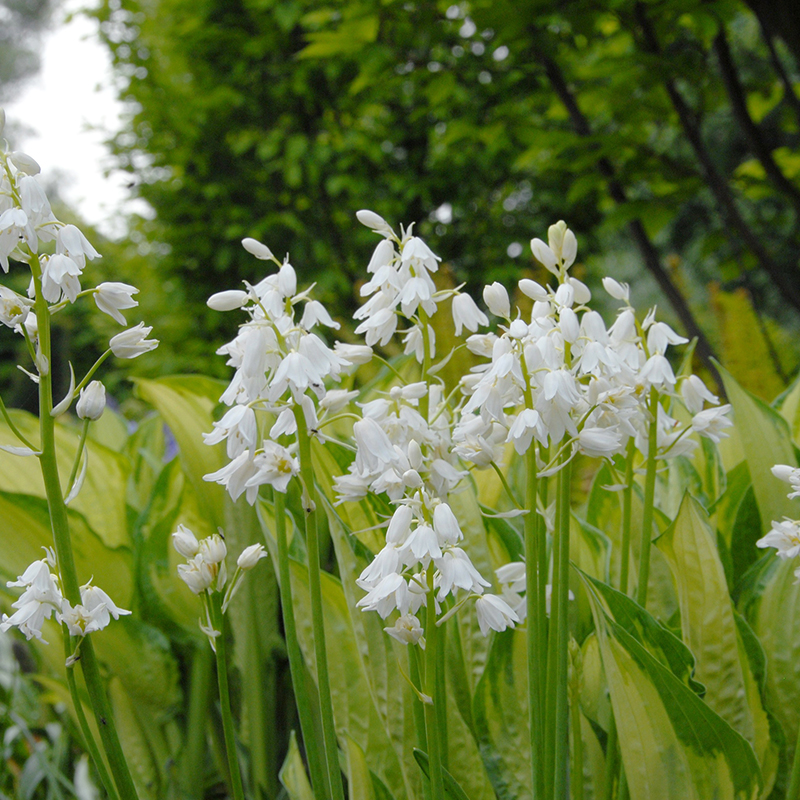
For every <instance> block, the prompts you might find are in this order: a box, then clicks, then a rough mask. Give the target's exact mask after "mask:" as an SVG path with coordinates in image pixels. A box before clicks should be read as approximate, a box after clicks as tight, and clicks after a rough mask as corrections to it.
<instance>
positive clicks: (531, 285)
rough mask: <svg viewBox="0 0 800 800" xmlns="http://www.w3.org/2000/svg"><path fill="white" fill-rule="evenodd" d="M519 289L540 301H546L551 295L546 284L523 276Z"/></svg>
mask: <svg viewBox="0 0 800 800" xmlns="http://www.w3.org/2000/svg"><path fill="white" fill-rule="evenodd" d="M519 290H520V291H521V292H522V294H524V295H525V296H526V297H530V298H531V300H537V301H538V302H540V303H544V302H546V301H547V298H548V297H549V295H548V293H547V289H545V288H544V286H540V285H539V284H538V283H536V281H532V280H530V278H523V279H522V280H521V281H520V282H519Z"/></svg>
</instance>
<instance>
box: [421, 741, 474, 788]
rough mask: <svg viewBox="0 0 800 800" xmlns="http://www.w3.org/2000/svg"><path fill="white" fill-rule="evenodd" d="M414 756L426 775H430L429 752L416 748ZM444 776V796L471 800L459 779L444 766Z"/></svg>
mask: <svg viewBox="0 0 800 800" xmlns="http://www.w3.org/2000/svg"><path fill="white" fill-rule="evenodd" d="M414 758H415V759H416V761H417V764H419V766H420V769H421V770H422V771H423V772H424V773H425V775H426V777H429V776H430V765H429V760H428V754H427V753H423V752H422V750H419V749H417V748H414ZM442 773H443V774H442V777H443V778H444V781H443V782H444V796H445V797H446V798H447V800H469V797H468V796H467V793H466V792H465V791H464V790H463V789H462V788H461V787H460V786H459V785H458V781H456V779H455V778H454V777H453V776H452V775H451V774H450V773H449V772H448V771H447V769H446V768H445V767H442Z"/></svg>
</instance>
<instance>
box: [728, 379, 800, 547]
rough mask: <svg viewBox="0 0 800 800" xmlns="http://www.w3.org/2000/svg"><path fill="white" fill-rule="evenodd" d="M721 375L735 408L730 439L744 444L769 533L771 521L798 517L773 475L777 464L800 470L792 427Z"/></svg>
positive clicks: (764, 528) (762, 519)
mask: <svg viewBox="0 0 800 800" xmlns="http://www.w3.org/2000/svg"><path fill="white" fill-rule="evenodd" d="M720 374H721V375H722V379H723V381H724V383H725V391H726V392H727V394H728V399H729V400H730V402H731V405H732V406H733V421H734V422H735V427H734V428H733V433H732V434H731V437H732V438H733V437H735V438H737V439H738V440H739V442H740V443H741V447H742V450H743V452H744V455H745V459H746V460H747V466H748V469H749V470H750V477H751V479H752V481H753V491H754V492H755V495H756V501H757V502H758V508H759V510H760V512H761V524H762V530H763V531H764V532H765V533H766V531H767V530H769V524H770V522H771V521H772V520H774V519H782V518H783V517H784V516H792V515H793V514H794V513H795V507H794V504H793V503H792V501H791V500H789V499H788V498H787V497H786V494H787V492H786V484H784V483H783V482H782V481H779V480H778V479H777V478H776V477H775V476H774V475H773V474H772V472H771V469H772V467H773V466H774V465H775V464H789V465H790V466H793V467H795V466H797V461H796V460H795V455H794V449H793V447H792V438H791V434H790V432H789V426H788V425H787V424H786V420H784V419H783V417H781V416H780V414H778V412H777V411H775V410H774V409H772V408H770V407H769V406H768V405H766V404H765V403H764V402H762V401H761V400H759V399H758V398H757V397H754V396H753V395H752V394H750V392H748V391H747V390H746V389H743V388H742V387H741V386H740V385H739V384H738V383H737V382H736V381H735V380H734V378H733V376H731V374H730V373H728V372H726V371H725V370H724V369H722V368H721V367H720Z"/></svg>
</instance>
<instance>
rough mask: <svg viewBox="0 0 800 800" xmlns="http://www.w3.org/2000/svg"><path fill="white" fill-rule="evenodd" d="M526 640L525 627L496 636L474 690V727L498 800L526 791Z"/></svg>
mask: <svg viewBox="0 0 800 800" xmlns="http://www.w3.org/2000/svg"><path fill="white" fill-rule="evenodd" d="M526 642H527V639H526V633H525V631H524V630H513V631H505V632H503V633H501V634H496V635H495V636H494V638H493V639H492V647H491V650H490V651H489V660H488V661H487V663H486V668H485V669H484V672H483V676H482V677H481V679H480V681H478V686H477V688H476V690H475V699H474V704H473V718H474V720H475V730H476V732H477V737H478V743H479V744H480V748H481V755H482V757H483V761H484V764H485V765H486V770H487V772H488V773H489V777H490V779H491V781H492V785H493V786H494V789H495V792H496V793H497V796H498V798H500V800H516V798H521V797H527V796H529V794H530V781H531V762H530V728H529V725H528V680H527V674H528V672H527V663H528V662H527V644H526Z"/></svg>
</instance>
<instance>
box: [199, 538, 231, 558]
mask: <svg viewBox="0 0 800 800" xmlns="http://www.w3.org/2000/svg"><path fill="white" fill-rule="evenodd" d="M200 553H201V554H202V555H203V558H204V559H205V560H206V561H207V562H208V563H209V564H219V563H220V562H221V561H223V560H224V559H225V556H226V555H227V554H228V548H227V547H226V546H225V540H224V539H223V538H222V537H221V536H220V535H219V534H218V533H215V534H214V535H213V536H207V537H206V538H205V539H202V540H201V541H200Z"/></svg>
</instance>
